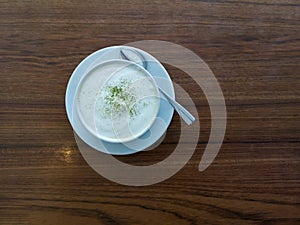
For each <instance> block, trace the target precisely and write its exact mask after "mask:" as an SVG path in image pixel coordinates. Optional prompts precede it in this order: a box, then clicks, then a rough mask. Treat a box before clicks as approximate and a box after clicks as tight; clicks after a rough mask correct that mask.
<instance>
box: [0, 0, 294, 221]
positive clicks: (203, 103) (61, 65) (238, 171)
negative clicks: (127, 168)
mask: <svg viewBox="0 0 300 225" xmlns="http://www.w3.org/2000/svg"><path fill="white" fill-rule="evenodd" d="M299 28H300V4H299V1H296V0H274V1H267V0H261V1H259V0H241V1H237V0H231V1H223V0H212V1H208V0H207V1H206V0H203V1H201V0H200V1H192V0H190V1H189V0H185V1H184V0H178V1H161V0H158V1H145V0H142V1H138V0H131V1H115V0H113V1H109V0H105V1H90V0H87V1H58V0H54V1H51V0H50V1H48V0H39V1H10V0H0V34H1V36H0V156H1V157H0V224H1V225H2V224H3V225H10V224H18V225H20V224H24V225H25V224H33V225H35V224H37V225H38V224H45V225H50V224H51V225H60V224H72V225H79V224H89V225H93V224H107V225H109V224H128V225H131V224H136V225H139V224H157V225H158V224H163V225H166V224H172V225H173V224H182V225H184V224H215V225H218V224H264V225H269V224H276V225H277V224H300V205H299V204H300V149H299V148H300V143H299V141H300V113H299V112H300V91H299V90H300V73H299V72H300V66H299V62H300V54H299V50H300V47H299V44H300V41H299V38H300V33H299ZM138 40H165V41H169V42H174V43H176V44H179V45H182V46H184V47H186V48H189V49H191V50H192V51H194V52H195V53H196V54H198V55H199V56H200V57H201V58H202V59H203V60H205V62H206V63H207V64H208V65H209V66H210V68H211V69H212V71H213V72H214V74H215V76H216V77H217V79H218V81H219V83H220V85H221V88H222V90H223V93H224V97H225V100H226V105H227V113H228V120H227V131H226V136H225V140H224V143H223V145H222V148H221V150H220V153H219V155H218V156H217V158H216V159H215V161H214V162H213V164H212V165H211V166H210V167H209V168H208V169H207V170H205V171H204V172H201V173H200V172H198V170H197V169H198V168H197V167H198V163H199V161H200V159H201V156H202V153H203V151H204V149H205V147H206V143H207V141H208V138H209V133H210V122H211V118H210V111H209V106H208V103H207V100H206V98H205V96H204V94H203V93H202V91H201V89H200V88H199V87H198V86H197V85H195V83H194V82H193V80H191V79H188V78H187V76H185V75H184V74H183V73H182V71H179V70H177V69H175V68H173V67H171V66H170V65H166V68H167V69H168V71H169V73H170V76H171V77H172V79H173V80H174V81H176V82H177V83H179V84H180V85H181V86H182V87H184V88H185V89H186V91H187V92H188V93H189V94H190V95H191V96H192V98H193V101H194V102H195V104H196V105H197V109H198V113H199V115H200V117H201V119H200V121H201V134H200V137H199V143H198V145H197V149H196V151H195V153H194V155H193V157H192V159H191V160H190V161H189V163H188V164H187V165H186V166H185V167H184V168H183V169H182V170H181V171H179V172H178V173H177V174H176V175H174V176H173V177H171V178H170V179H168V180H166V181H164V182H161V183H158V184H155V185H152V186H146V187H131V186H123V185H120V184H116V183H113V182H111V181H108V180H106V179H105V178H103V177H102V176H100V175H99V174H97V173H96V172H95V171H94V170H93V169H92V168H91V167H90V166H89V165H88V164H87V163H86V162H85V160H84V159H83V157H82V156H81V154H80V152H79V150H78V147H77V145H76V142H75V139H74V135H73V131H72V128H71V126H70V124H69V122H68V119H67V116H66V112H65V105H64V96H65V90H66V85H67V82H68V79H69V77H70V75H71V73H72V71H73V70H74V68H75V67H76V66H77V64H78V63H79V62H80V61H81V60H82V59H83V58H85V57H86V56H87V55H89V54H91V53H92V52H94V51H96V50H98V49H101V48H103V47H107V46H112V45H122V44H126V43H128V42H132V41H138ZM179 127H180V125H179V117H178V116H177V115H174V118H173V121H172V123H171V125H170V128H169V130H168V132H167V136H166V138H165V140H164V142H163V143H162V144H161V145H160V146H159V147H157V148H156V149H155V150H153V151H150V152H144V153H139V154H135V155H131V156H126V157H117V158H118V159H119V160H121V161H123V162H126V163H129V164H133V165H150V164H153V163H155V162H158V161H160V160H162V159H164V158H165V157H167V156H168V155H169V154H170V153H171V152H172V151H173V150H174V147H175V146H176V143H177V141H178V129H179Z"/></svg>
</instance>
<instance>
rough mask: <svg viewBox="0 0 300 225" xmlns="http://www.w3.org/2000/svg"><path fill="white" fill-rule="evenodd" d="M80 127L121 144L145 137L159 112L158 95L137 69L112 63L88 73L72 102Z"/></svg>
mask: <svg viewBox="0 0 300 225" xmlns="http://www.w3.org/2000/svg"><path fill="white" fill-rule="evenodd" d="M75 105H76V110H77V113H78V116H79V119H80V121H81V123H82V124H83V125H84V127H85V128H86V129H87V130H88V131H89V132H90V133H91V134H92V135H94V136H95V137H97V138H99V139H101V140H103V141H108V142H113V143H124V142H128V141H132V140H133V139H136V138H138V137H139V136H141V135H142V134H143V133H145V132H146V131H147V130H148V129H149V128H150V127H151V126H152V124H153V122H154V120H155V118H156V116H157V113H158V110H159V105H160V104H159V91H158V88H157V85H156V82H155V80H154V79H153V77H152V76H151V74H150V73H149V72H148V71H147V70H145V69H144V68H143V67H141V66H140V65H137V64H136V63H133V62H129V61H127V60H120V59H113V60H108V61H105V62H102V63H100V64H98V65H97V66H95V67H93V68H92V69H91V70H89V71H88V72H87V73H86V74H85V75H84V76H83V78H82V79H81V81H80V82H79V85H78V87H77V93H76V98H75Z"/></svg>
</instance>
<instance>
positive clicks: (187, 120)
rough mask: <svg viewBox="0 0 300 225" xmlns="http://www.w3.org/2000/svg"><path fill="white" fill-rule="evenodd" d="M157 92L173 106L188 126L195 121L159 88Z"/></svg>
mask: <svg viewBox="0 0 300 225" xmlns="http://www.w3.org/2000/svg"><path fill="white" fill-rule="evenodd" d="M158 89H159V91H160V92H161V93H162V94H163V95H164V96H165V97H166V99H167V100H168V102H169V103H170V104H171V105H172V106H173V108H174V109H175V110H176V112H177V113H178V114H179V115H180V117H181V118H182V119H183V120H184V122H186V123H187V124H188V125H191V124H192V123H193V122H194V121H195V117H194V116H193V115H192V114H191V113H190V112H189V111H187V110H186V109H185V108H184V107H183V106H182V105H180V104H179V103H178V102H177V101H175V100H174V99H173V98H171V96H169V95H168V94H167V93H166V92H165V91H163V90H162V89H161V88H160V87H158Z"/></svg>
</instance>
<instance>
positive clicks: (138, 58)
mask: <svg viewBox="0 0 300 225" xmlns="http://www.w3.org/2000/svg"><path fill="white" fill-rule="evenodd" d="M120 55H121V57H122V59H125V60H128V61H132V62H135V63H137V64H139V65H141V66H143V67H144V68H145V69H147V63H146V60H145V58H144V56H143V55H142V54H141V53H139V52H138V51H135V50H133V49H121V50H120ZM158 90H159V91H160V93H162V94H163V95H164V96H165V98H166V99H167V100H168V102H169V103H170V104H171V105H172V107H173V108H174V109H175V111H176V112H177V113H178V114H179V116H180V117H181V118H182V119H183V120H184V122H186V124H188V125H191V124H192V123H193V122H194V121H195V117H194V116H193V115H192V114H191V113H190V112H189V111H187V110H186V109H185V108H184V107H183V106H182V105H180V104H179V103H178V102H177V101H176V100H174V99H173V98H172V97H171V96H169V95H168V94H167V93H166V92H165V91H164V90H162V89H161V88H160V87H158Z"/></svg>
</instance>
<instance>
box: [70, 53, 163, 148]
mask: <svg viewBox="0 0 300 225" xmlns="http://www.w3.org/2000/svg"><path fill="white" fill-rule="evenodd" d="M120 62H121V63H125V64H127V65H133V66H135V67H136V68H138V69H139V71H142V73H143V74H144V75H146V77H148V78H150V80H151V82H152V84H153V87H154V88H155V96H156V97H157V98H158V99H159V100H158V101H157V104H155V105H156V107H155V113H154V114H153V116H152V117H151V120H149V122H148V123H147V126H145V127H144V128H143V129H142V130H141V131H140V132H138V133H136V134H134V135H130V136H128V137H125V138H118V137H116V138H111V137H107V136H105V135H101V134H100V133H98V132H97V131H96V129H95V131H93V130H92V129H91V128H90V126H88V125H87V124H86V122H85V120H84V119H83V115H82V113H81V111H80V107H79V104H78V102H77V101H78V95H79V93H80V88H81V87H82V84H83V83H84V80H85V79H87V77H88V75H89V74H91V73H92V72H93V71H94V70H95V69H97V68H98V67H101V66H104V65H105V64H109V63H120ZM107 80H109V79H107ZM107 80H106V81H107ZM106 81H105V82H106ZM159 102H160V94H159V89H158V85H157V83H156V81H155V79H154V77H153V76H152V75H151V74H150V72H149V71H148V70H146V69H145V68H144V67H142V66H141V65H139V64H137V63H135V62H132V61H128V60H124V59H110V60H105V61H102V62H100V63H97V64H96V65H94V66H93V67H92V68H91V69H89V70H88V71H86V72H85V73H84V75H83V76H82V77H81V79H80V81H79V82H78V86H77V88H76V92H75V99H74V103H75V108H76V112H77V114H78V118H79V121H80V122H81V123H82V125H83V126H84V127H85V128H86V129H87V131H88V132H89V133H90V134H92V135H93V136H95V137H96V138H99V139H101V140H103V141H107V142H110V143H125V142H129V141H132V140H134V139H137V138H138V137H140V136H142V135H143V134H144V133H145V132H146V131H147V130H149V128H150V127H151V126H152V125H153V123H154V121H155V119H156V117H157V115H158V112H159V108H160V103H159ZM131 134H132V131H131Z"/></svg>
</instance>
